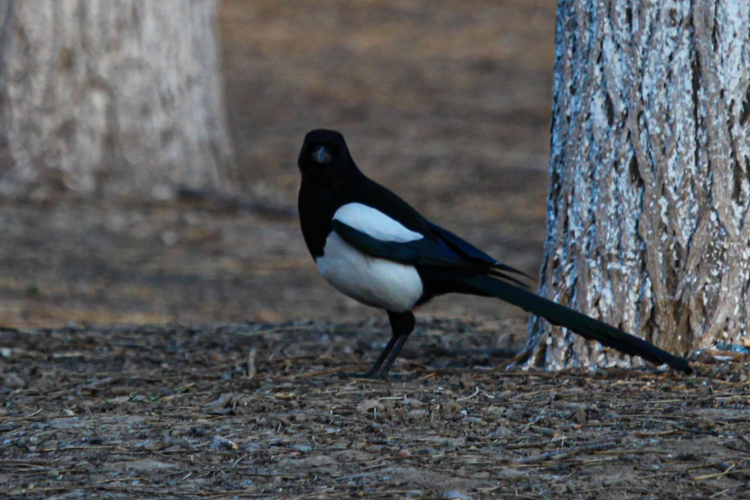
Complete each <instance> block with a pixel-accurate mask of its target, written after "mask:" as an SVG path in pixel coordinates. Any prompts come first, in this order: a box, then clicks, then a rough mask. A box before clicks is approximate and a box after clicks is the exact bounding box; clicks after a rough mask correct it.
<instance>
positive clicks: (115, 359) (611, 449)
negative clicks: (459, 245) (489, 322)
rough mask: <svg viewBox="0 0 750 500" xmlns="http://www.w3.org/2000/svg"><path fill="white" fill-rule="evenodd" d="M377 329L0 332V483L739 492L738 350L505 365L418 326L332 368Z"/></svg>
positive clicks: (261, 489) (489, 494)
mask: <svg viewBox="0 0 750 500" xmlns="http://www.w3.org/2000/svg"><path fill="white" fill-rule="evenodd" d="M384 326H385V325H384V324H383V323H382V322H372V321H368V322H365V323H354V324H341V323H336V324H331V323H322V322H319V323H316V322H311V321H299V322H293V323H282V324H275V325H272V324H269V323H251V324H246V325H242V326H234V327H228V326H227V327H219V328H215V329H196V328H184V327H172V328H167V327H138V328H125V327H120V328H111V329H95V328H87V329H80V330H78V329H63V330H44V331H13V330H3V331H1V332H0V341H2V345H3V346H5V347H4V348H3V350H2V351H0V355H2V356H3V363H4V371H5V374H4V377H5V380H4V387H5V394H4V396H3V407H2V409H1V410H0V439H2V441H0V450H2V452H1V455H0V490H2V491H4V492H5V494H6V495H8V496H10V497H16V498H18V497H20V498H24V497H25V498H123V499H124V498H268V499H276V498H321V499H326V498H394V499H395V498H413V499H418V498H422V499H424V498H456V499H462V498H463V499H465V498H473V499H489V498H514V499H556V498H577V499H599V498H608V499H626V498H651V499H671V498H673V499H690V498H701V499H702V498H750V493H749V491H750V490H749V489H748V488H749V487H750V433H749V432H748V428H749V427H748V424H749V423H750V414H748V410H747V408H748V402H749V401H750V392H748V380H749V378H748V377H749V375H750V370H748V365H747V363H745V364H744V365H742V364H729V363H722V364H707V363H696V365H695V366H696V368H697V370H698V375H695V376H690V377H686V376H683V375H679V374H675V373H672V372H668V373H659V372H657V371H655V370H652V369H649V370H645V369H644V370H640V371H636V370H627V371H624V370H605V371H600V372H589V371H563V372H556V373H548V372H537V371H520V370H505V369H503V360H502V358H500V357H499V356H502V355H503V354H504V353H503V349H502V347H503V346H502V345H500V346H498V345H497V342H496V340H495V339H496V336H495V334H494V330H495V329H494V328H486V325H481V324H476V323H464V322H461V321H447V320H433V321H431V322H426V323H425V322H423V323H422V324H420V326H419V329H418V332H417V334H416V336H415V338H414V339H413V341H412V342H411V347H412V348H411V349H410V350H409V351H408V352H407V353H406V355H405V356H404V358H403V359H402V360H401V362H400V363H399V364H398V365H397V366H396V369H395V370H394V372H395V374H394V375H396V376H397V377H398V378H397V379H396V380H394V381H389V382H383V381H362V380H352V379H348V378H341V377H339V376H338V374H339V373H340V372H345V371H353V370H363V369H364V368H366V366H367V363H368V362H371V360H372V359H373V356H372V352H373V345H372V344H373V343H374V342H375V341H376V340H377V341H379V344H380V345H382V343H383V342H382V340H383V337H382V335H380V334H379V332H380V329H381V328H382V327H384ZM488 345H489V346H492V347H493V349H487V346H488ZM363 352H366V353H367V359H362V357H361V356H362V354H363ZM704 361H707V362H708V361H711V362H714V363H715V361H716V360H715V359H714V358H713V357H710V356H706V357H705V358H704Z"/></svg>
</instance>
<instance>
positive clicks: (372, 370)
mask: <svg viewBox="0 0 750 500" xmlns="http://www.w3.org/2000/svg"><path fill="white" fill-rule="evenodd" d="M397 340H398V335H396V333H395V332H394V333H393V335H392V336H391V340H389V341H388V345H386V346H385V349H383V352H381V353H380V357H378V360H377V361H375V364H374V365H372V367H371V368H370V369H369V370H367V371H366V372H365V373H348V374H347V375H348V376H349V377H354V378H376V377H375V374H377V373H378V370H379V369H380V366H381V365H382V364H383V361H385V358H387V357H388V353H390V352H391V351H392V350H393V346H394V345H396V341H397Z"/></svg>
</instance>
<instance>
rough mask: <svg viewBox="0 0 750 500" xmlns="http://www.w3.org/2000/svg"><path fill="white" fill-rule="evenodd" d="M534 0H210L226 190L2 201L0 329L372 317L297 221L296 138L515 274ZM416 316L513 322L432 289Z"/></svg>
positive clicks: (525, 175) (504, 313)
mask: <svg viewBox="0 0 750 500" xmlns="http://www.w3.org/2000/svg"><path fill="white" fill-rule="evenodd" d="M554 22H555V2H554V1H553V0H497V1H490V0H462V1H457V0H456V1H453V0H443V1H439V2H435V1H427V0H371V1H358V2H350V1H344V0H223V2H221V3H220V6H219V11H218V28H219V33H220V41H221V47H222V48H221V56H222V62H221V67H222V73H223V79H224V85H225V87H224V99H225V102H226V109H227V121H228V126H229V134H230V136H231V141H232V151H233V157H232V158H233V159H232V161H231V163H230V167H229V172H228V176H229V178H230V180H231V188H230V189H229V191H231V193H229V192H228V194H226V195H223V194H221V193H218V194H217V193H209V194H206V193H193V192H186V193H182V195H181V196H179V197H177V198H176V199H172V200H165V201H163V202H160V203H154V202H140V201H137V200H130V201H124V200H123V199H118V200H117V201H114V200H112V199H108V197H107V196H100V197H97V198H96V199H90V200H82V199H80V198H66V197H60V198H54V199H50V198H45V197H42V198H41V199H27V200H19V199H10V198H7V199H5V198H4V199H3V200H2V202H1V203H2V205H1V206H0V231H1V234H0V325H2V326H7V327H18V328H30V327H58V326H63V325H67V324H69V323H71V322H73V323H77V324H93V325H111V324H122V323H129V324H132V323H181V324H196V323H201V324H219V323H237V322H243V321H249V320H262V321H284V320H292V319H334V320H336V321H343V320H357V319H362V318H367V317H371V316H382V313H381V312H379V311H376V310H374V309H370V308H367V307H364V306H361V305H359V304H357V303H356V302H354V301H353V300H350V299H348V298H346V297H344V296H342V295H341V294H339V293H337V292H335V291H334V290H333V289H332V288H330V287H329V286H328V285H327V284H326V283H325V282H324V281H323V280H322V278H320V277H319V276H318V274H317V269H316V268H315V266H314V263H313V261H312V259H311V258H310V256H309V255H308V253H307V250H306V248H305V246H304V242H303V240H302V237H301V234H300V232H299V227H298V222H297V217H296V191H297V187H298V172H297V168H296V157H297V153H298V150H299V147H300V146H301V143H302V138H303V136H304V134H305V133H306V132H307V131H309V130H311V129H313V128H320V127H325V128H333V129H336V130H339V131H341V132H342V133H343V134H344V136H345V137H346V138H347V142H348V144H349V147H350V149H351V151H352V155H353V157H354V159H355V161H356V162H357V163H358V165H359V167H360V168H361V169H362V170H363V171H364V172H365V173H366V174H368V175H369V176H370V177H371V178H373V179H375V180H376V181H378V182H380V183H382V184H384V185H386V186H388V187H390V188H391V189H392V190H394V191H396V192H397V193H398V194H400V195H401V196H402V197H403V198H404V199H406V200H407V201H408V202H410V203H412V204H413V205H414V206H415V207H416V208H417V209H418V210H420V211H421V212H422V213H423V214H424V215H426V216H427V217H428V218H430V219H432V220H433V221H435V222H437V223H439V224H440V225H442V226H444V227H446V228H447V229H450V230H452V231H454V232H456V233H458V234H460V235H461V236H463V237H464V238H466V239H468V240H469V241H471V242H473V243H475V244H476V245H477V246H479V247H480V248H482V249H483V250H485V251H487V252H488V253H489V254H491V255H493V256H494V257H496V258H498V259H500V260H502V261H504V262H506V263H508V264H510V265H512V266H514V267H517V268H519V269H521V270H523V271H525V272H527V273H528V274H530V275H532V276H536V275H537V274H538V270H539V265H540V262H541V256H542V244H543V239H544V229H545V228H544V225H545V209H546V206H545V202H546V195H547V160H548V148H549V125H550V124H549V122H550V108H551V86H552V66H553V38H554ZM420 314H421V315H422V316H429V317H458V318H478V317H479V318H485V319H490V320H491V319H494V318H505V317H513V318H521V317H523V314H522V313H521V312H520V311H517V310H514V309H512V308H508V307H505V306H503V305H502V304H499V302H498V301H494V300H486V299H478V298H471V297H456V296H449V297H444V298H440V299H438V300H435V301H434V302H433V303H431V304H429V305H427V306H425V307H423V308H422V309H421V311H420Z"/></svg>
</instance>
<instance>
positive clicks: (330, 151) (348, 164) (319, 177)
mask: <svg viewBox="0 0 750 500" xmlns="http://www.w3.org/2000/svg"><path fill="white" fill-rule="evenodd" d="M297 165H298V166H299V170H300V172H301V173H302V178H303V180H305V179H309V180H314V181H316V182H318V183H330V184H332V185H333V186H337V185H340V184H341V183H342V182H343V181H345V180H346V179H347V178H348V177H349V176H351V175H352V174H353V173H355V172H357V166H356V165H355V164H354V161H353V160H352V157H351V156H350V154H349V148H347V147H346V141H344V136H343V135H341V134H340V133H339V132H336V131H335V130H325V129H317V130H313V131H311V132H308V133H307V135H305V142H304V143H303V144H302V150H301V151H300V153H299V159H298V160H297Z"/></svg>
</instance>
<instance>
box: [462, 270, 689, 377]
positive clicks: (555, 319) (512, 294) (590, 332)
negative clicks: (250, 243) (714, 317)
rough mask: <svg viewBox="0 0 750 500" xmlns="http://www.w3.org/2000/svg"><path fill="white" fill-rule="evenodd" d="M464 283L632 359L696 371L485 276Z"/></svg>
mask: <svg viewBox="0 0 750 500" xmlns="http://www.w3.org/2000/svg"><path fill="white" fill-rule="evenodd" d="M465 283H466V284H467V285H469V286H470V287H472V288H473V289H475V290H476V292H477V294H479V295H488V296H491V297H497V298H498V299H500V300H504V301H505V302H508V303H510V304H513V305H515V306H518V307H520V308H521V309H523V310H525V311H528V312H530V313H532V314H535V315H537V316H541V317H543V318H544V319H546V320H547V321H549V322H550V323H552V324H554V325H559V326H563V327H565V328H567V329H568V330H570V331H573V332H575V333H577V334H578V335H581V336H582V337H583V338H585V339H587V340H596V341H597V342H599V343H600V344H602V345H605V346H607V347H612V348H613V349H617V350H618V351H620V352H623V353H625V354H630V355H631V356H640V357H641V358H643V359H645V360H646V361H650V362H651V363H654V364H656V365H662V364H667V365H669V366H670V367H672V368H674V369H675V370H680V371H682V372H685V373H692V371H693V370H692V368H690V365H689V364H688V362H687V361H686V360H684V359H683V358H680V357H678V356H674V355H673V354H670V353H668V352H666V351H663V350H661V349H659V348H658V347H656V346H653V345H651V344H649V343H648V342H646V341H645V340H643V339H639V338H638V337H635V336H633V335H630V334H629V333H625V332H623V331H622V330H620V329H618V328H615V327H613V326H610V325H608V324H606V323H603V322H601V321H599V320H596V319H594V318H590V317H589V316H586V315H585V314H582V313H579V312H577V311H574V310H573V309H569V308H567V307H565V306H562V305H560V304H558V303H556V302H552V301H551V300H548V299H545V298H543V297H540V296H538V295H536V294H534V293H532V292H529V291H527V290H524V289H522V288H519V287H517V286H514V285H511V284H509V283H505V282H503V281H500V280H498V279H495V278H491V277H489V276H482V275H475V276H472V277H470V278H467V279H466V280H465Z"/></svg>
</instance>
